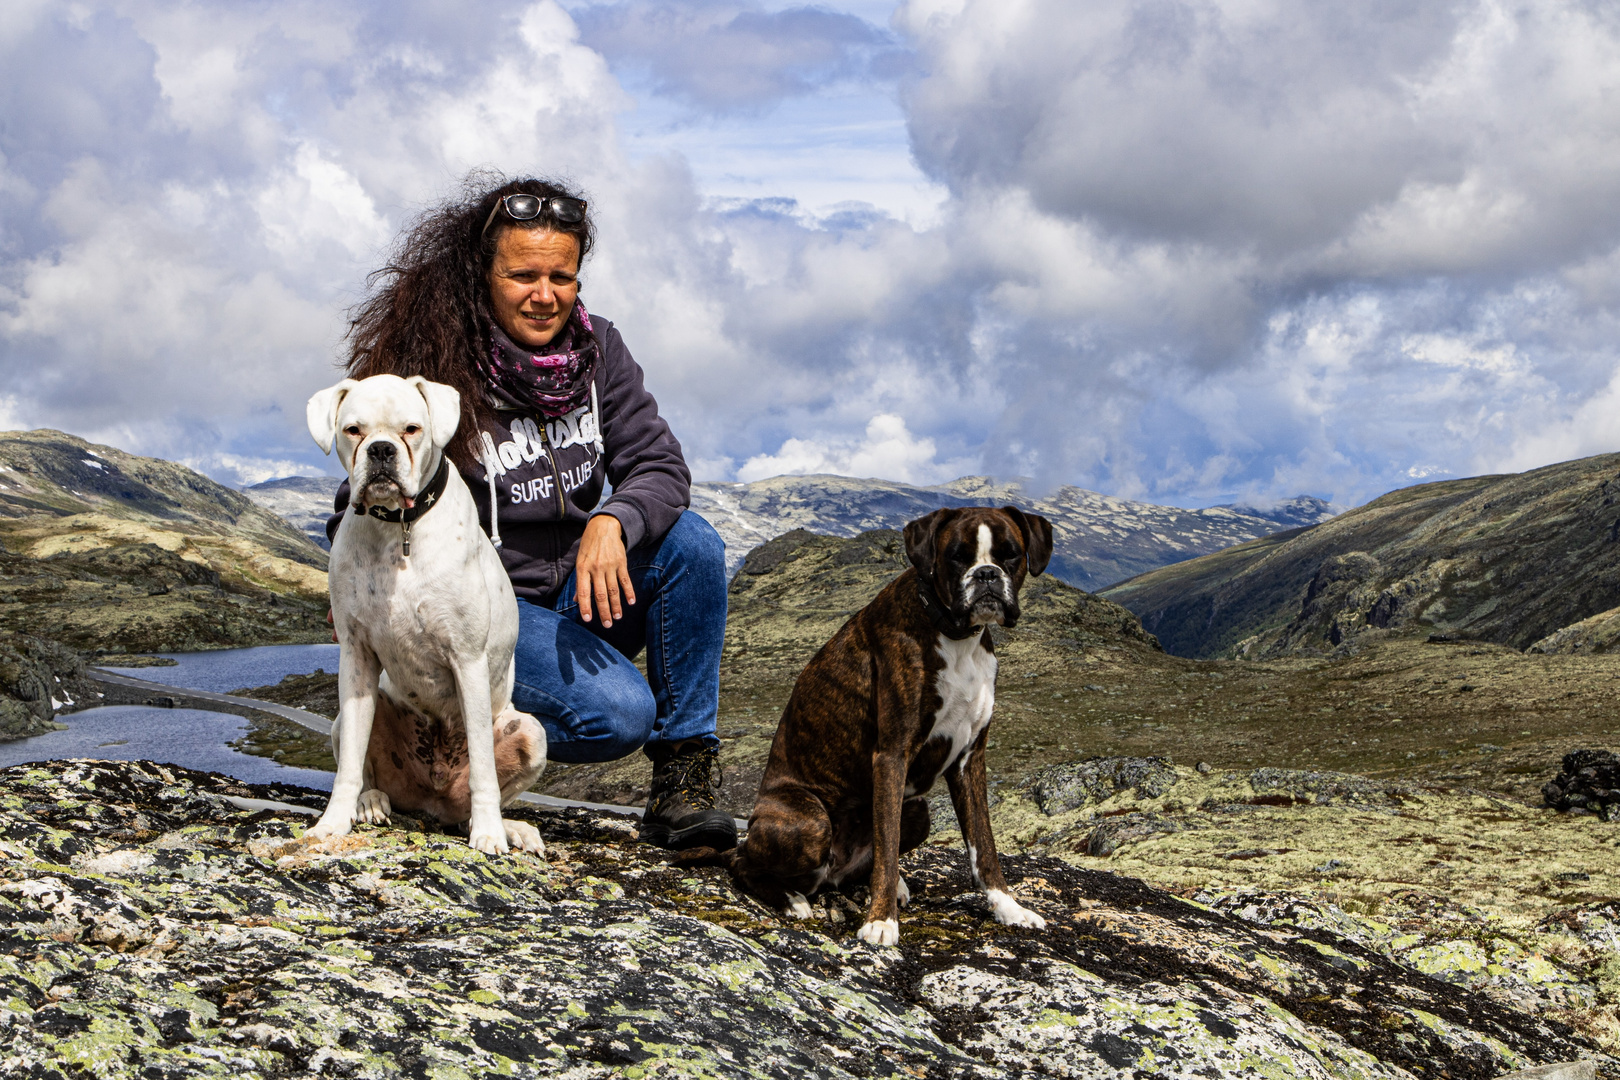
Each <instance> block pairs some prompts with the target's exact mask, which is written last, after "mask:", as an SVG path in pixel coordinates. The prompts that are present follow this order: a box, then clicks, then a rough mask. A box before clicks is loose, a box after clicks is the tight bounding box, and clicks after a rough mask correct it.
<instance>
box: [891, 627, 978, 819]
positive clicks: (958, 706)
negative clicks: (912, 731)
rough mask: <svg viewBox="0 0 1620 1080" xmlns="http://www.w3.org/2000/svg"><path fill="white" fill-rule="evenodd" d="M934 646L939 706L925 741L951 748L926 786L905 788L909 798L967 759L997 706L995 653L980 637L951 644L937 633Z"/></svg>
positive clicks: (949, 640)
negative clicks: (937, 660) (940, 741)
mask: <svg viewBox="0 0 1620 1080" xmlns="http://www.w3.org/2000/svg"><path fill="white" fill-rule="evenodd" d="M937 647H938V649H939V655H940V656H941V657H942V658H943V659H944V661H945V666H944V667H943V668H941V669H940V670H939V672H938V673H937V674H936V675H935V676H934V690H935V692H936V693H938V694H939V697H940V706H939V710H938V711H937V712H935V713H934V730H933V732H932V733H931V734H930V735H929V736H928V738H929V740H930V741H932V740H934V739H946V740H948V741H949V742H950V744H951V749H950V752H949V753H947V754H946V755H945V757H944V759H943V761H942V762H941V763H940V768H939V772H938V773H936V774H935V775H934V776H932V777H931V778H930V779H929V781H928V784H927V785H923V786H922V787H918V786H917V785H916V784H907V785H906V796H907V797H908V798H909V797H910V796H912V795H915V794H917V792H918V791H919V790H926V788H927V787H929V786H932V784H933V783H934V782H935V781H936V780H938V779H939V778H940V777H941V776H943V775H944V774H945V770H946V769H948V768H950V767H951V766H952V765H960V764H961V763H962V762H964V761H966V760H967V750H968V747H970V746H972V745H973V744H974V743H975V742H977V741H978V738H979V733H980V732H981V731H983V730H984V728H985V725H986V724H988V723H990V714H991V712H992V711H993V710H994V709H995V706H996V654H995V653H993V652H991V651H990V650H989V649H986V648H985V647H984V645H983V644H982V643H981V642H980V639H979V636H978V635H977V634H975V635H973V636H972V637H967V638H963V639H962V640H961V641H952V640H951V639H950V638H948V637H946V636H945V635H944V634H940V635H939V644H938V646H937Z"/></svg>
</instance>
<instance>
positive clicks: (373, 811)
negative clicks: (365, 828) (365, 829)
mask: <svg viewBox="0 0 1620 1080" xmlns="http://www.w3.org/2000/svg"><path fill="white" fill-rule="evenodd" d="M393 812H394V807H393V804H391V803H390V802H389V801H388V793H387V792H385V791H383V790H382V789H381V788H372V789H371V790H370V791H362V792H361V793H360V799H359V801H358V802H356V803H355V808H354V818H355V820H356V821H363V822H365V823H366V824H367V825H386V824H388V816H389V815H390V814H392V813H393Z"/></svg>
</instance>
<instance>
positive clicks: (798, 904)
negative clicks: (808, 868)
mask: <svg viewBox="0 0 1620 1080" xmlns="http://www.w3.org/2000/svg"><path fill="white" fill-rule="evenodd" d="M787 902H788V906H787V913H788V914H789V915H791V916H793V918H795V919H808V918H809V917H810V916H811V914H812V912H811V910H810V901H809V900H807V899H806V898H805V895H804V894H803V893H796V892H790V893H788V894H787Z"/></svg>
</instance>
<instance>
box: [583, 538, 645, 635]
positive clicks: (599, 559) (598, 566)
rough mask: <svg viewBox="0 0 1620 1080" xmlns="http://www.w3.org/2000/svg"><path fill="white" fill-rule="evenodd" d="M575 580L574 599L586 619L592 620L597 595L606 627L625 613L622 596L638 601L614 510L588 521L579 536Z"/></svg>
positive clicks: (629, 600)
mask: <svg viewBox="0 0 1620 1080" xmlns="http://www.w3.org/2000/svg"><path fill="white" fill-rule="evenodd" d="M574 582H575V584H574V602H575V603H577V604H578V605H579V617H580V618H581V619H583V620H584V621H585V622H590V621H591V610H592V608H591V601H592V598H593V597H594V598H595V601H596V607H595V610H596V612H597V614H599V615H600V616H601V617H602V626H603V627H604V628H606V627H609V626H612V625H613V620H614V619H619V618H623V617H624V610H623V608H621V607H620V597H623V602H624V603H626V604H634V603H635V602H636V590H635V589H633V588H632V587H631V586H630V564H629V562H628V561H627V560H626V559H625V554H624V530H623V529H621V528H620V527H619V519H618V518H616V517H614V516H613V515H612V514H597V515H596V516H595V517H593V518H591V520H590V521H589V522H588V523H587V524H586V525H585V535H584V536H582V537H580V538H579V555H578V557H576V558H575V560H574Z"/></svg>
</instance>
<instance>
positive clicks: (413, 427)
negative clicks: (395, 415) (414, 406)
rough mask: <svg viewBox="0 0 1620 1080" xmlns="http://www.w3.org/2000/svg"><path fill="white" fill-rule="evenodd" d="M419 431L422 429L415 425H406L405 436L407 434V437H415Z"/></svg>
mask: <svg viewBox="0 0 1620 1080" xmlns="http://www.w3.org/2000/svg"><path fill="white" fill-rule="evenodd" d="M421 430H422V428H421V427H420V426H419V425H417V424H406V425H405V434H407V435H415V434H416V433H417V432H418V431H421Z"/></svg>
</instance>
